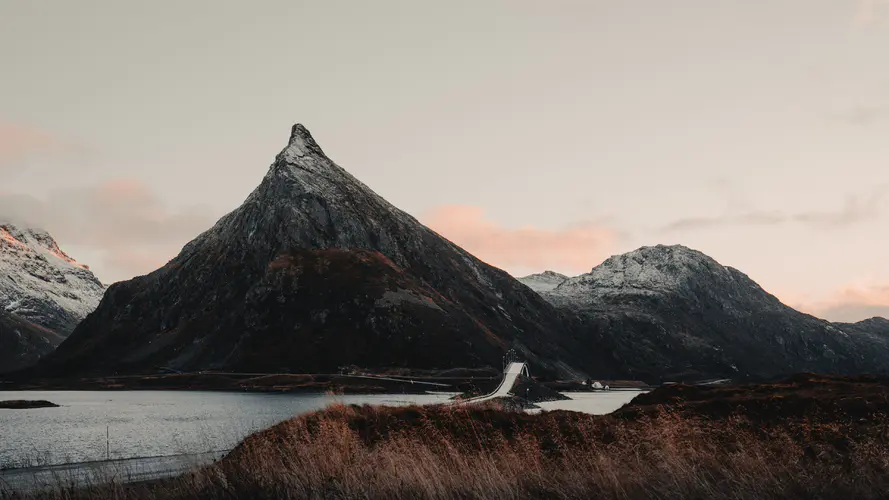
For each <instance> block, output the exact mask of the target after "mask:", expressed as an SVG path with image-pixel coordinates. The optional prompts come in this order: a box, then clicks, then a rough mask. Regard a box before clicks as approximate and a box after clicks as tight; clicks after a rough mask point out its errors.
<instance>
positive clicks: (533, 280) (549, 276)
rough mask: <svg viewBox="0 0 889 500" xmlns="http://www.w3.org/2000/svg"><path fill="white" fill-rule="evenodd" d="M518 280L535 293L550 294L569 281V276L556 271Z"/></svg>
mask: <svg viewBox="0 0 889 500" xmlns="http://www.w3.org/2000/svg"><path fill="white" fill-rule="evenodd" d="M517 279H518V280H519V282H521V283H523V284H525V285H526V286H527V287H528V288H530V289H531V290H534V291H535V292H549V291H551V290H553V289H554V288H556V287H557V286H559V285H561V284H562V283H564V282H565V281H567V280H568V276H565V275H564V274H559V273H557V272H554V271H544V272H542V273H538V274H532V275H529V276H525V277H524V278H517Z"/></svg>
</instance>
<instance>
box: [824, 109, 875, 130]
mask: <svg viewBox="0 0 889 500" xmlns="http://www.w3.org/2000/svg"><path fill="white" fill-rule="evenodd" d="M887 117H889V110H887V109H886V108H884V107H879V106H871V107H868V106H858V107H855V108H851V109H847V110H844V111H838V112H833V113H830V114H829V115H828V119H829V120H830V121H832V122H834V123H840V124H846V125H856V126H861V127H864V126H868V125H873V124H875V123H878V122H881V121H883V120H884V119H886V118H887Z"/></svg>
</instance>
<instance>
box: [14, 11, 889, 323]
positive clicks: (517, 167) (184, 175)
mask: <svg viewBox="0 0 889 500" xmlns="http://www.w3.org/2000/svg"><path fill="white" fill-rule="evenodd" d="M887 49H889V0H869V1H868V0H860V1H857V0H768V1H751V0H735V1H730V0H670V1H664V0H647V1H645V0H626V1H614V0H608V1H605V0H581V1H553V2H540V1H519V0H504V1H488V0H471V1H455V0H451V1H448V2H432V1H421V0H405V1H401V2H394V1H373V2H364V1H358V0H353V1H348V2H347V1H332V0H325V1H323V2H317V1H315V2H301V1H296V0H281V1H273V0H264V1H261V2H242V1H223V0H206V1H197V0H189V1H175V2H174V1H154V2H129V1H116V0H107V1H96V0H79V1H77V2H72V1H68V0H58V1H44V0H29V1H27V2H25V1H22V2H19V1H13V0H0V217H6V218H10V217H14V218H27V219H30V220H31V221H33V223H35V224H39V225H42V226H44V227H45V228H46V229H48V230H49V231H50V232H52V233H53V234H54V235H55V236H56V237H57V239H58V240H60V243H61V245H62V246H63V248H65V249H66V250H68V251H69V253H71V254H72V255H73V256H74V257H75V258H77V259H78V260H80V261H81V262H84V263H86V264H89V265H91V267H92V268H93V269H94V270H95V272H96V273H97V275H98V276H99V277H100V278H101V279H102V280H103V281H105V282H113V281H116V280H121V279H126V278H130V277H132V276H134V275H137V274H144V273H146V272H149V271H151V270H153V269H155V268H157V267H159V266H161V265H163V264H164V263H165V262H166V261H167V260H168V259H170V258H172V257H173V256H174V255H175V254H176V253H178V251H179V249H180V248H181V247H182V245H183V244H185V243H186V242H187V241H189V240H190V239H191V238H193V237H194V236H195V235H197V234H198V233H199V232H201V231H202V230H204V229H206V228H208V227H209V226H211V225H212V224H213V222H214V221H215V220H216V219H217V218H218V217H220V216H221V215H223V214H224V213H226V212H228V211H230V210H232V209H234V208H236V207H237V206H238V205H239V204H240V203H241V202H242V201H243V199H244V198H245V197H246V195H247V194H248V193H249V192H250V191H251V190H252V189H253V188H254V187H255V186H256V185H257V184H258V183H259V181H260V180H261V178H262V176H263V174H264V173H265V171H266V170H267V168H268V165H269V164H270V163H271V162H272V160H273V159H274V156H275V154H276V153H277V152H278V151H279V150H280V149H282V148H283V147H284V145H285V143H286V140H287V137H288V133H289V130H290V126H291V125H292V124H293V123H296V122H300V123H303V124H305V125H306V126H307V127H308V128H309V129H310V130H311V131H312V133H313V135H314V136H315V138H316V140H317V141H318V142H319V143H320V144H321V146H322V147H323V148H324V149H325V151H326V152H327V153H328V155H330V156H331V157H332V158H333V160H334V161H336V162H337V163H339V164H340V165H341V166H343V167H344V168H346V169H347V170H349V171H350V172H352V173H353V174H354V175H356V176H357V177H358V178H359V179H361V180H363V181H364V182H365V183H366V184H368V185H369V186H371V187H372V188H373V189H375V190H376V191H377V192H378V193H380V194H381V195H383V196H384V197H386V198H387V199H389V201H391V202H392V203H394V204H395V205H397V206H399V207H401V208H402V209H404V210H406V211H408V212H409V213H411V214H413V215H415V216H416V217H418V218H419V219H420V220H422V221H424V222H425V223H427V224H428V225H430V226H431V227H432V228H433V229H436V230H438V231H439V232H441V233H442V234H444V235H445V236H447V237H449V238H450V239H452V240H454V241H455V242H456V243H458V244H461V245H463V246H465V247H466V248H467V249H468V250H470V251H472V252H475V253H476V254H477V255H478V256H479V257H481V258H482V259H484V260H486V261H488V262H490V263H491V264H494V265H497V266H499V267H502V268H504V269H506V270H507V271H510V272H512V273H513V274H516V275H522V274H527V273H530V272H536V271H542V270H544V269H553V270H556V271H561V272H563V273H567V274H579V273H582V272H586V271H588V270H589V269H590V268H592V267H593V266H595V265H597V264H599V263H600V262H601V261H602V260H603V259H605V258H607V257H608V256H610V255H612V254H615V253H621V252H625V251H629V250H632V249H634V248H637V247H639V246H642V245H653V244H658V243H665V244H672V243H681V244H684V245H687V246H690V247H693V248H696V249H699V250H701V251H703V252H705V253H707V254H709V255H711V256H712V257H714V258H716V259H717V260H718V261H720V262H721V263H723V264H725V265H730V266H733V267H736V268H738V269H740V270H742V271H744V272H746V273H747V274H748V275H750V277H751V278H753V279H754V280H756V281H757V282H759V283H760V284H761V285H763V287H764V288H766V289H767V290H769V291H770V292H772V293H774V294H775V295H777V296H778V297H779V298H781V299H782V300H784V301H785V302H786V303H788V304H791V305H794V306H796V307H800V308H802V309H803V310H805V311H807V312H812V313H815V314H818V315H820V316H822V317H827V318H829V319H838V320H857V319H862V318H865V317H870V316H873V315H876V314H881V315H889V265H887V262H886V256H887V255H889V231H887V229H889V227H887V211H889V64H887V63H886V54H887V52H886V51H887Z"/></svg>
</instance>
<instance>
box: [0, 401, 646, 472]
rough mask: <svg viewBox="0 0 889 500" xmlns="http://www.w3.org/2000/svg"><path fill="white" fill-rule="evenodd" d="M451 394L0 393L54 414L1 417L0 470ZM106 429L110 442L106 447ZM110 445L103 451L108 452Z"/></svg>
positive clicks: (565, 405)
mask: <svg viewBox="0 0 889 500" xmlns="http://www.w3.org/2000/svg"><path fill="white" fill-rule="evenodd" d="M637 394H639V392H638V391H612V392H601V393H569V394H568V395H569V396H570V397H571V398H572V399H571V400H569V401H557V402H552V403H542V404H541V405H540V406H541V407H543V408H544V409H546V410H556V409H566V410H575V411H582V412H586V413H594V414H604V413H610V412H612V411H614V410H616V409H617V408H619V407H620V406H621V405H623V404H625V403H627V402H629V401H630V400H631V399H632V398H633V397H634V396H636V395H637ZM450 397H451V394H425V395H418V394H408V395H403V394H388V395H339V396H332V395H325V394H265V393H234V392H198V391H16V392H11V391H10V392H3V391H0V400H9V399H31V400H48V401H52V402H54V403H56V404H58V405H60V407H59V408H41V409H30V410H0V468H3V467H4V466H5V467H15V466H23V465H24V466H27V465H53V464H64V463H71V462H85V461H94V460H105V459H106V452H107V456H108V457H110V458H111V459H127V458H134V457H157V456H169V455H197V454H205V453H207V452H220V451H226V450H229V449H231V448H233V447H234V446H235V445H236V444H237V443H238V442H239V441H241V440H242V439H243V438H244V437H246V436H247V435H249V434H250V433H252V432H255V431H258V430H261V429H265V428H267V427H269V426H271V425H274V424H276V423H278V422H281V421H283V420H286V419H288V418H290V417H293V416H295V415H299V414H302V413H306V412H310V411H314V410H318V409H321V408H324V407H326V406H328V405H330V404H332V403H335V402H341V403H344V404H371V405H388V406H401V405H408V404H432V403H441V402H445V401H447V400H449V399H450ZM106 429H107V432H108V439H107V441H106ZM106 445H107V449H106Z"/></svg>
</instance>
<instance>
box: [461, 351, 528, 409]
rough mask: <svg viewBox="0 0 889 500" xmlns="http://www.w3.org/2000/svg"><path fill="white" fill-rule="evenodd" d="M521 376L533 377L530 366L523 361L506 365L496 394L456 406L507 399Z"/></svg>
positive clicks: (486, 395) (469, 400)
mask: <svg viewBox="0 0 889 500" xmlns="http://www.w3.org/2000/svg"><path fill="white" fill-rule="evenodd" d="M521 375H524V376H526V377H530V376H531V374H530V372H528V365H527V364H525V363H524V362H521V361H513V362H511V363H509V364H508V365H506V369H504V370H503V378H502V379H501V380H500V385H498V386H497V389H495V390H494V392H492V393H490V394H485V395H484V396H476V397H474V398H468V399H461V400H460V401H457V402H456V403H454V404H457V405H467V404H476V403H484V402H485V401H490V400H492V399H496V398H502V397H506V396H508V395H509V391H511V390H512V388H513V386H515V383H516V381H518V379H519V376H521Z"/></svg>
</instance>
